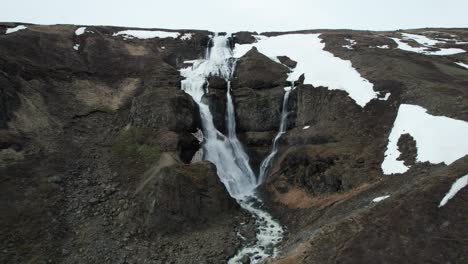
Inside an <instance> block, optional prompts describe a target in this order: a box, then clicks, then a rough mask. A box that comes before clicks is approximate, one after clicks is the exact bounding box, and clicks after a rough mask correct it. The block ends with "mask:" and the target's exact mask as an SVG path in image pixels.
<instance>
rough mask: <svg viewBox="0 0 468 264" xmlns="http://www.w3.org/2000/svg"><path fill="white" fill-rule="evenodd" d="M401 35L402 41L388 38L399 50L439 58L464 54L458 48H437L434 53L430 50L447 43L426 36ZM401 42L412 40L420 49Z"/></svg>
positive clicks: (462, 50)
mask: <svg viewBox="0 0 468 264" xmlns="http://www.w3.org/2000/svg"><path fill="white" fill-rule="evenodd" d="M401 35H402V39H398V38H390V39H392V40H393V41H395V42H396V43H397V45H398V48H399V49H401V50H405V51H411V52H416V53H421V54H425V55H439V56H444V55H454V54H459V53H464V52H466V51H465V50H464V49H459V48H438V49H439V50H436V51H434V50H431V49H433V48H437V47H436V45H437V44H444V43H447V42H445V41H443V40H437V39H430V38H428V37H426V36H422V35H416V34H409V33H402V34H401ZM402 40H414V41H416V42H417V43H418V44H420V45H422V47H412V46H410V45H409V44H407V43H405V42H403V41H402Z"/></svg>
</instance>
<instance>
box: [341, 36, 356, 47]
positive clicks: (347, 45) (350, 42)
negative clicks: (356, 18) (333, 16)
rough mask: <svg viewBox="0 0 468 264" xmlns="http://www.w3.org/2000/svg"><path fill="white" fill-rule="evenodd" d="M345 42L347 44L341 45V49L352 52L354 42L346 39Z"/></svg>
mask: <svg viewBox="0 0 468 264" xmlns="http://www.w3.org/2000/svg"><path fill="white" fill-rule="evenodd" d="M345 40H346V41H347V42H348V44H346V45H343V48H347V49H349V50H353V49H354V45H356V41H355V40H353V39H348V38H346V39H345Z"/></svg>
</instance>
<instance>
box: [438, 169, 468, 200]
mask: <svg viewBox="0 0 468 264" xmlns="http://www.w3.org/2000/svg"><path fill="white" fill-rule="evenodd" d="M466 185H468V174H467V175H465V176H463V177H461V178H459V179H458V180H456V181H455V182H454V183H453V184H452V187H450V190H449V191H448V193H447V194H445V196H444V198H442V201H440V204H439V207H442V206H444V205H445V204H447V202H448V201H449V200H450V199H452V198H453V197H454V196H455V194H457V193H458V192H459V191H460V190H461V189H463V187H465V186H466Z"/></svg>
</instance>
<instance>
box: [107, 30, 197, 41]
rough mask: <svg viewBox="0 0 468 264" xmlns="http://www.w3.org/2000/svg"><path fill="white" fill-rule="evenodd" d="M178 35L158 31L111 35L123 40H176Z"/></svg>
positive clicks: (134, 31)
mask: <svg viewBox="0 0 468 264" xmlns="http://www.w3.org/2000/svg"><path fill="white" fill-rule="evenodd" d="M179 35H180V33H179V32H167V31H160V30H123V31H119V32H116V33H114V34H112V36H114V37H115V36H123V38H124V39H134V38H137V39H152V38H177V37H178V36H179ZM190 37H191V36H190Z"/></svg>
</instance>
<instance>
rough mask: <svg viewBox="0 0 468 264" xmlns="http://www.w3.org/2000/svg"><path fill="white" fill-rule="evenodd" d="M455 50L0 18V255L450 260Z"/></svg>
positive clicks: (457, 185) (34, 259) (32, 258)
mask: <svg viewBox="0 0 468 264" xmlns="http://www.w3.org/2000/svg"><path fill="white" fill-rule="evenodd" d="M467 43H468V30H467V29H448V28H447V29H440V28H432V29H413V30H404V31H356V30H303V31H295V32H263V33H260V34H259V33H257V32H236V33H233V34H226V33H215V32H209V31H204V30H168V29H139V28H123V27H110V26H81V25H34V24H24V23H0V196H1V197H0V206H1V207H0V209H1V211H2V214H1V216H0V245H1V252H0V262H2V263H122V264H123V263H275V264H288V263H430V262H435V263H461V262H463V261H464V260H465V259H466V258H467V257H468V256H467V255H466V253H465V250H464V245H465V240H466V239H465V238H464V234H466V232H467V231H468V230H467V227H466V224H465V222H466V221H465V220H466V215H467V213H468V211H467V210H468V209H467V208H468V207H467V206H466V201H467V199H468V192H467V189H466V188H465V186H466V184H465V183H466V174H468V156H467V154H468V145H467V144H468V142H467V141H466V140H465V135H466V134H467V133H468V91H467V89H466V87H467V85H468V70H467V69H466V68H465V67H464V66H463V65H465V64H468V57H467V56H468V55H467V51H468V44H467Z"/></svg>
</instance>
